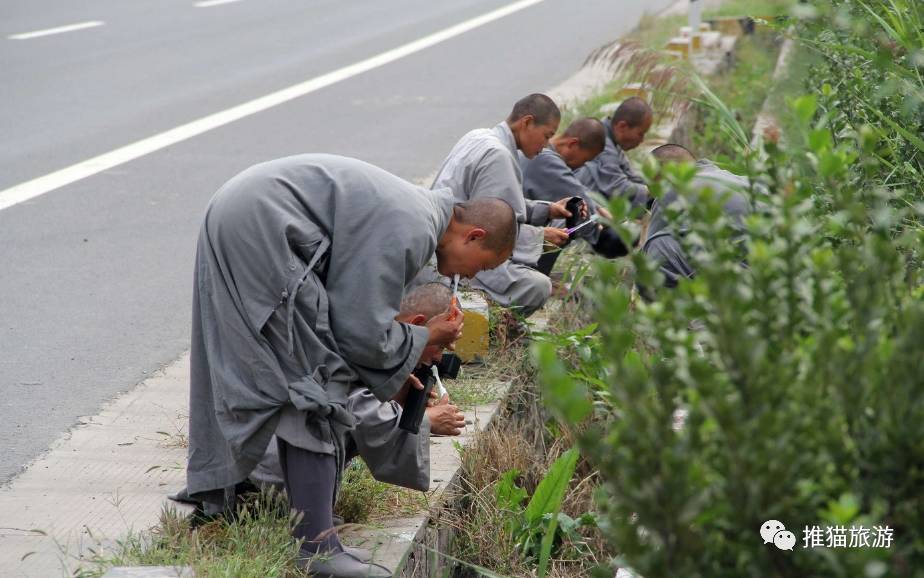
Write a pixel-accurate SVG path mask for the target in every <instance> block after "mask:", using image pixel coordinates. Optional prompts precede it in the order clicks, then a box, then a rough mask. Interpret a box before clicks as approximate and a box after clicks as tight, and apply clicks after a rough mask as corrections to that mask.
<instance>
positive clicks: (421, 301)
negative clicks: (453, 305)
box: [398, 283, 452, 319]
mask: <svg viewBox="0 0 924 578" xmlns="http://www.w3.org/2000/svg"><path fill="white" fill-rule="evenodd" d="M451 300H452V291H451V290H450V289H449V287H446V286H445V285H443V284H442V283H426V284H424V285H420V286H418V287H415V288H414V289H411V291H410V292H409V293H407V294H406V295H405V296H404V299H402V300H401V311H400V312H398V316H399V317H414V316H415V315H423V316H424V317H425V318H427V319H431V318H433V317H436V316H437V315H439V314H440V313H443V312H445V311H448V310H449V302H450V301H451Z"/></svg>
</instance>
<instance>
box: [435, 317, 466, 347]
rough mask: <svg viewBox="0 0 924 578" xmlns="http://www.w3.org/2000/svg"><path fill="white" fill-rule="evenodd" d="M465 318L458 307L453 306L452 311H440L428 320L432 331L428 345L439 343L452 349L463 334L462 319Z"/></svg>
mask: <svg viewBox="0 0 924 578" xmlns="http://www.w3.org/2000/svg"><path fill="white" fill-rule="evenodd" d="M450 318H451V319H450ZM464 318H465V316H464V315H462V310H461V309H459V308H458V307H453V308H452V309H451V310H450V311H447V312H446V313H440V314H439V315H437V316H435V317H433V318H431V319H430V321H428V322H427V329H428V330H429V331H430V336H429V337H428V338H427V345H438V346H440V347H445V348H447V349H452V348H453V347H454V345H455V342H456V340H457V339H459V337H461V336H462V326H463V323H462V320H463V319H464Z"/></svg>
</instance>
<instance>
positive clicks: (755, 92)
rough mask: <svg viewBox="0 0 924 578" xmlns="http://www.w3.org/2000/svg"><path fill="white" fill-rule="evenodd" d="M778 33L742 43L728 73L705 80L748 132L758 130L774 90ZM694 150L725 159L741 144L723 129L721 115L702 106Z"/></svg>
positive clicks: (763, 33) (760, 34) (762, 33)
mask: <svg viewBox="0 0 924 578" xmlns="http://www.w3.org/2000/svg"><path fill="white" fill-rule="evenodd" d="M774 38H775V33H772V32H769V31H766V30H765V31H759V32H757V33H755V34H753V35H749V36H742V37H741V38H740V39H739V41H738V46H737V51H736V54H735V61H736V64H735V66H734V67H733V68H732V69H731V70H730V71H729V72H727V73H726V74H722V75H718V76H715V77H710V78H707V79H705V82H706V84H707V85H708V86H709V88H710V89H711V90H712V91H713V92H714V93H715V95H716V96H717V97H719V99H721V100H722V101H723V102H724V103H725V105H726V106H727V107H728V108H729V109H730V110H731V111H732V113H733V114H734V115H735V119H736V120H737V121H738V124H740V125H741V126H742V127H743V128H744V130H745V131H748V132H750V130H751V129H752V128H753V127H754V122H755V121H756V119H757V115H758V114H759V113H760V110H761V107H762V106H763V104H764V100H766V98H767V95H768V94H769V91H770V82H769V80H770V78H771V77H772V75H773V70H774V68H775V67H776V60H777V56H778V54H779V46H778V43H777V42H776V41H775V39H774ZM692 137H693V138H692V140H693V148H694V151H695V152H696V153H697V154H698V155H699V156H704V157H709V158H714V159H722V158H728V157H733V156H736V155H737V154H738V152H739V151H738V149H737V144H736V143H734V142H732V141H731V140H730V139H728V137H727V136H726V135H725V133H724V132H723V131H722V130H721V129H720V128H719V119H718V113H717V112H716V111H714V110H712V109H709V108H706V107H700V109H699V114H698V117H697V123H696V128H695V130H694V131H693V134H692Z"/></svg>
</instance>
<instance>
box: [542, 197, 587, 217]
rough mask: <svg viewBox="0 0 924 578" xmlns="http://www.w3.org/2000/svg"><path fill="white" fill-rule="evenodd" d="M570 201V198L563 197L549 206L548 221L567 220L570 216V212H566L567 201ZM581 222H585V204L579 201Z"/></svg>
mask: <svg viewBox="0 0 924 578" xmlns="http://www.w3.org/2000/svg"><path fill="white" fill-rule="evenodd" d="M570 200H571V197H565V198H564V199H561V200H559V201H555V202H554V203H552V204H550V205H549V219H567V218H568V217H570V216H571V211H569V210H568V206H567V205H568V201H570ZM580 217H581V220H582V221H585V220H587V202H586V201H581V215H580Z"/></svg>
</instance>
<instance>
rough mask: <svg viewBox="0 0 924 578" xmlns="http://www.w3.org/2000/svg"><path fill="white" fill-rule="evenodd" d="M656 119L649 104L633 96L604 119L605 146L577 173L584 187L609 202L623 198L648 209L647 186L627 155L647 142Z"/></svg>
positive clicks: (636, 205)
mask: <svg viewBox="0 0 924 578" xmlns="http://www.w3.org/2000/svg"><path fill="white" fill-rule="evenodd" d="M653 118H654V117H653V113H652V110H651V107H650V106H649V105H648V103H647V102H645V101H644V100H642V99H641V98H638V97H637V96H633V97H631V98H627V99H626V100H625V101H623V102H622V104H620V105H619V108H617V109H616V111H615V112H614V113H613V115H612V116H611V117H609V118H605V119H603V124H604V125H605V126H606V127H607V128H608V131H607V136H606V146H605V147H604V149H603V152H602V153H600V154H599V155H598V156H597V157H596V158H595V159H593V160H591V161H589V162H587V163H586V164H585V165H584V166H583V167H581V168H580V169H578V170H577V171H575V174H576V175H577V178H578V179H579V180H580V181H581V183H583V184H584V186H585V187H587V188H588V189H590V190H592V191H597V192H598V193H600V194H601V195H603V196H604V197H606V198H608V199H609V198H612V197H613V196H621V197H624V198H625V199H626V200H628V201H629V202H631V203H632V205H633V206H635V207H646V206H647V204H648V203H649V201H650V199H649V196H648V185H646V184H645V179H644V178H643V177H642V176H641V175H640V174H638V173H637V172H635V169H633V168H632V164H631V163H630V162H629V159H628V157H626V151H630V150H632V149H634V148H636V147H637V146H639V145H640V144H642V142H644V140H645V133H647V132H648V129H650V128H651V123H652V120H653Z"/></svg>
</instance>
